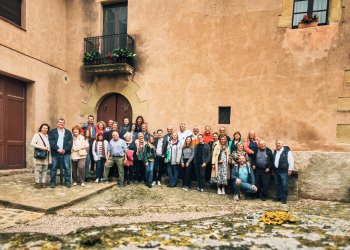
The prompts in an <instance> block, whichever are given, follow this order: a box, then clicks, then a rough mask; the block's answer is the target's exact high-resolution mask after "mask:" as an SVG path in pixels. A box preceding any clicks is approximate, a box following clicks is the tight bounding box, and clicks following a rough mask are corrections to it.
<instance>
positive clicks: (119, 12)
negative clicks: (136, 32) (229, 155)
mask: <svg viewBox="0 0 350 250" xmlns="http://www.w3.org/2000/svg"><path fill="white" fill-rule="evenodd" d="M127 21H128V3H127V2H125V3H118V4H112V5H106V6H104V7H103V35H104V36H105V38H104V40H103V52H104V53H108V52H110V51H112V50H113V49H116V48H126V45H127V36H126V34H127V31H128V30H127V28H128V26H127V24H128V23H127Z"/></svg>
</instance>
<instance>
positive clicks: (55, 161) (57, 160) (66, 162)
mask: <svg viewBox="0 0 350 250" xmlns="http://www.w3.org/2000/svg"><path fill="white" fill-rule="evenodd" d="M61 159H62V168H63V172H64V182H65V183H66V185H67V184H70V179H71V167H70V155H62V156H60V155H52V165H51V169H50V177H51V183H53V184H55V183H56V175H57V168H58V167H59V166H60V164H61ZM61 174H63V173H61Z"/></svg>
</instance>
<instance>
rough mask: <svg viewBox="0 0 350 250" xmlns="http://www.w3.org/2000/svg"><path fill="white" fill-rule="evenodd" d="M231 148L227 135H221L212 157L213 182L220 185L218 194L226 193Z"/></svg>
mask: <svg viewBox="0 0 350 250" xmlns="http://www.w3.org/2000/svg"><path fill="white" fill-rule="evenodd" d="M229 158H230V149H229V148H228V145H227V138H226V136H225V135H220V136H219V143H218V144H217V145H216V146H215V148H214V151H213V157H212V161H211V162H212V172H211V182H212V183H215V184H216V185H217V187H218V194H220V195H221V194H223V195H224V194H225V187H226V186H227V184H228V179H229V178H230V166H229Z"/></svg>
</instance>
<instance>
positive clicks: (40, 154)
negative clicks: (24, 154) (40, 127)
mask: <svg viewBox="0 0 350 250" xmlns="http://www.w3.org/2000/svg"><path fill="white" fill-rule="evenodd" d="M39 136H40V139H41V140H42V142H43V143H44V146H45V147H46V144H45V142H44V140H43V138H42V137H41V135H40V134H39ZM47 152H48V151H47V150H43V149H40V148H35V149H34V158H35V159H40V160H44V159H46V158H47Z"/></svg>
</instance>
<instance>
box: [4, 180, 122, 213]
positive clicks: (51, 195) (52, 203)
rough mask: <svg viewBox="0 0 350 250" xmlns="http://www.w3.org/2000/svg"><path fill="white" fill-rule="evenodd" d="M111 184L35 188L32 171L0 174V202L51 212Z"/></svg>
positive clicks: (91, 183) (10, 205) (8, 205)
mask: <svg viewBox="0 0 350 250" xmlns="http://www.w3.org/2000/svg"><path fill="white" fill-rule="evenodd" d="M56 183H59V181H58V182H56ZM113 186H115V182H113V183H108V184H96V183H94V182H88V183H86V186H85V187H81V186H72V187H71V188H66V187H65V186H61V185H56V188H50V187H47V188H45V189H35V188H34V175H33V174H32V173H28V174H19V175H10V176H2V177H0V190H1V192H0V204H2V205H4V206H6V207H11V208H19V209H24V210H28V211H35V212H43V213H52V212H55V211H56V210H57V209H60V208H64V207H67V206H70V205H73V204H75V203H77V202H79V201H82V200H85V199H87V198H89V197H91V196H92V195H94V194H96V193H100V192H102V191H104V190H106V189H109V188H111V187H113Z"/></svg>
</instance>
